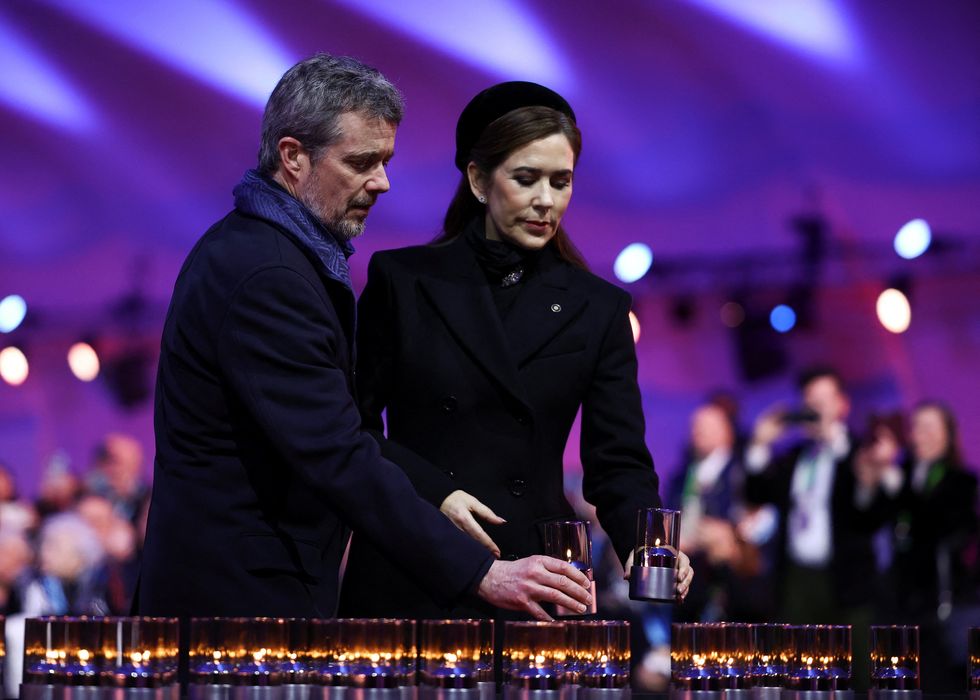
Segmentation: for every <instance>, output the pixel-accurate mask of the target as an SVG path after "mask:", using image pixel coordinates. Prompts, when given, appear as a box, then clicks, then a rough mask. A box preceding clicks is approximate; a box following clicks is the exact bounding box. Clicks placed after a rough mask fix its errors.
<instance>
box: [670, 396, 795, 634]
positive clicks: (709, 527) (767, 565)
mask: <svg viewBox="0 0 980 700" xmlns="http://www.w3.org/2000/svg"><path fill="white" fill-rule="evenodd" d="M736 411H737V406H736V404H734V403H733V402H732V400H731V399H730V398H728V397H723V396H722V395H719V398H717V399H716V398H714V397H712V398H709V399H708V400H707V401H706V402H704V403H702V404H701V405H700V406H698V407H697V408H696V409H695V410H694V412H693V414H692V415H691V428H690V441H689V443H688V446H687V447H686V448H685V455H684V458H683V465H682V468H681V469H679V470H678V471H676V472H675V474H674V476H673V478H672V479H671V480H670V482H669V484H668V487H667V493H666V498H665V501H666V503H667V505H668V506H669V507H671V508H677V509H679V510H681V511H682V513H683V516H682V517H681V540H680V546H681V549H682V550H683V551H685V552H688V553H689V555H690V556H691V560H692V566H693V567H694V569H695V570H696V571H698V577H697V579H695V581H694V583H693V584H692V587H691V592H690V594H689V597H688V600H687V605H685V606H683V607H681V608H678V609H677V610H676V611H675V612H676V615H675V620H674V621H675V622H715V621H722V620H730V621H735V620H741V621H763V620H768V619H772V613H773V612H774V610H772V606H771V601H772V590H771V581H770V578H769V574H770V573H771V572H770V569H771V565H772V553H769V555H770V556H769V559H768V560H766V559H765V558H764V553H763V550H762V549H761V546H762V545H765V544H766V543H768V542H772V541H774V540H773V534H774V532H775V525H776V518H777V516H776V512H775V509H774V508H773V507H772V506H771V505H765V506H755V507H752V508H749V507H748V506H746V504H745V501H744V496H743V488H744V481H745V470H744V466H743V464H742V455H741V448H740V445H739V436H738V428H737V426H736V423H735V416H736V415H737V413H736ZM759 510H765V511H767V513H766V514H763V513H760V512H757V511H759ZM750 517H751V521H750V520H749V518H750ZM743 518H744V519H746V520H745V522H746V523H749V522H751V523H752V525H748V524H746V525H745V526H743V527H739V523H740V522H742V521H743ZM764 518H768V523H769V525H768V527H767V528H762V527H760V526H759V525H761V523H762V520H763V519H764ZM756 523H758V524H759V525H757V524H756ZM746 535H749V537H746Z"/></svg>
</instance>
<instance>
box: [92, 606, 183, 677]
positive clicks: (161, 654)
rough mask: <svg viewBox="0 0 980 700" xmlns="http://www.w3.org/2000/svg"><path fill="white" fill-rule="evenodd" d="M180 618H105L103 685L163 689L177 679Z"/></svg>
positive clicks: (102, 664)
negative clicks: (178, 620) (178, 619)
mask: <svg viewBox="0 0 980 700" xmlns="http://www.w3.org/2000/svg"><path fill="white" fill-rule="evenodd" d="M177 627H178V623H177V618H162V617H106V618H103V619H102V645H101V652H100V653H101V656H102V663H101V671H100V673H99V685H101V686H104V687H109V688H163V687H166V686H170V685H172V684H173V683H174V682H175V681H176V677H177V661H178V647H177V635H178V631H177Z"/></svg>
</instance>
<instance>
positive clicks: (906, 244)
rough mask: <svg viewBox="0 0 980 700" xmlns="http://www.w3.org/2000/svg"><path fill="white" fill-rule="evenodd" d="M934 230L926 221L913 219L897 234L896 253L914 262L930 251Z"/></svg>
mask: <svg viewBox="0 0 980 700" xmlns="http://www.w3.org/2000/svg"><path fill="white" fill-rule="evenodd" d="M931 243H932V229H931V228H930V227H929V222H927V221H926V220H925V219H912V220H911V221H909V222H908V223H906V224H905V225H904V226H902V228H900V229H898V233H896V234H895V244H894V245H895V252H896V253H898V254H899V255H900V256H901V257H903V258H905V259H906V260H912V259H913V258H917V257H919V256H920V255H922V254H923V253H924V252H926V251H927V250H929V245H930V244H931Z"/></svg>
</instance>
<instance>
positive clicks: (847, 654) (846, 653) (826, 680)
mask: <svg viewBox="0 0 980 700" xmlns="http://www.w3.org/2000/svg"><path fill="white" fill-rule="evenodd" d="M790 634H791V636H792V638H793V653H792V655H791V657H790V663H789V668H788V672H787V678H786V687H787V688H790V689H792V690H849V689H850V687H851V626H850V625H798V626H793V627H790Z"/></svg>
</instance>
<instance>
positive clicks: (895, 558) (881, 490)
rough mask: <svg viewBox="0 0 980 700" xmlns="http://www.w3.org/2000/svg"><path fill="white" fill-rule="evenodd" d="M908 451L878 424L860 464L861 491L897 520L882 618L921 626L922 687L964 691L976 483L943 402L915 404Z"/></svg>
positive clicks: (973, 618)
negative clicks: (872, 496) (871, 495)
mask: <svg viewBox="0 0 980 700" xmlns="http://www.w3.org/2000/svg"><path fill="white" fill-rule="evenodd" d="M902 446H903V440H902V433H901V427H899V426H896V425H895V424H894V422H887V421H879V422H878V424H877V426H876V427H875V430H874V435H873V439H871V440H869V443H868V445H867V446H866V447H865V449H863V450H862V451H861V452H860V453H859V456H858V459H857V462H856V463H857V465H858V473H859V475H860V478H861V482H862V485H864V486H865V487H866V488H870V489H874V490H875V497H876V501H875V503H876V504H877V505H878V506H879V507H880V506H882V505H883V504H884V506H885V507H886V508H888V509H889V512H890V514H891V516H892V518H893V531H892V533H891V534H892V537H891V545H892V561H891V566H890V568H889V571H888V574H889V575H888V580H889V582H890V586H889V589H888V591H887V594H888V595H887V597H886V599H885V604H884V605H883V610H882V616H883V617H886V618H887V620H888V621H889V622H900V623H903V624H917V625H919V626H920V629H921V647H922V658H921V662H922V681H923V688H924V689H927V690H930V691H933V692H936V691H946V692H954V691H960V690H963V689H964V688H963V683H962V679H963V678H965V666H966V648H965V640H966V636H967V628H968V627H970V626H971V625H972V626H978V625H980V599H978V584H980V581H978V578H977V571H978V564H977V561H976V559H977V549H978V534H977V528H978V520H977V477H976V475H975V474H974V473H972V471H971V470H970V469H969V468H968V467H967V465H966V464H965V463H964V461H963V458H962V452H961V449H960V446H959V438H958V429H957V423H956V418H955V416H954V415H953V413H952V411H951V410H950V409H949V407H948V406H946V405H945V404H943V403H941V402H938V401H923V402H921V403H919V404H917V405H916V406H915V408H914V409H913V411H912V416H911V420H910V428H909V431H908V449H907V450H906V451H905V452H904V454H903V450H902Z"/></svg>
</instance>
